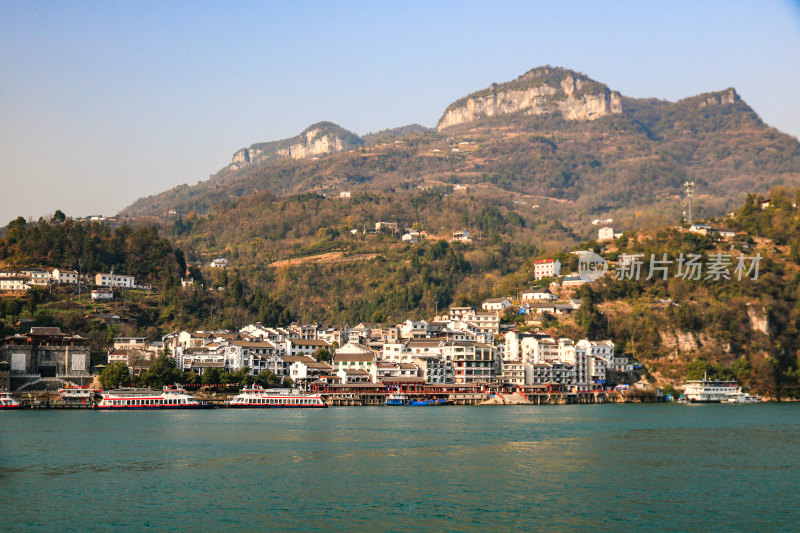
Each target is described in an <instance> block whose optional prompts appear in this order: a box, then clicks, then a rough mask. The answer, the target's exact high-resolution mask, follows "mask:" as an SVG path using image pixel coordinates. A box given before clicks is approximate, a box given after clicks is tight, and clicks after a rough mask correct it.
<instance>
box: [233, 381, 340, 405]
mask: <svg viewBox="0 0 800 533" xmlns="http://www.w3.org/2000/svg"><path fill="white" fill-rule="evenodd" d="M228 406H229V407H254V408H259V407H263V408H269V407H273V408H279V409H288V408H299V409H313V408H323V407H328V404H326V403H325V402H324V401H322V397H321V396H320V395H319V394H306V393H304V392H303V391H301V390H299V389H265V388H263V387H259V386H258V385H253V386H252V387H245V388H244V389H242V392H241V393H240V394H239V395H237V396H236V397H234V398H233V399H232V400H231V401H230V402H229V403H228Z"/></svg>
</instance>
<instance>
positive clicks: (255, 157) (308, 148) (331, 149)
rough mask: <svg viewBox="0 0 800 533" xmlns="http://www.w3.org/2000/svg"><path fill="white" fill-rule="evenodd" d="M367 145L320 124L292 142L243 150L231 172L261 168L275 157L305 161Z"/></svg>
mask: <svg viewBox="0 0 800 533" xmlns="http://www.w3.org/2000/svg"><path fill="white" fill-rule="evenodd" d="M363 144H364V141H363V140H362V139H361V138H360V137H358V136H357V135H355V134H354V133H352V132H350V131H347V130H346V129H344V128H342V127H340V126H337V125H336V124H333V123H331V122H320V123H318V124H314V125H313V126H309V127H308V128H306V130H305V131H303V133H301V134H300V135H298V136H296V137H292V138H291V139H284V140H282V141H273V142H267V143H256V144H253V145H251V146H250V147H249V148H242V149H241V150H238V151H237V152H236V153H235V154H233V160H232V161H231V164H230V165H229V166H228V169H230V170H238V169H240V168H242V167H245V166H247V165H252V164H258V163H262V162H265V161H267V160H270V159H272V158H275V157H291V158H292V159H303V158H306V157H312V156H321V155H327V154H333V153H336V152H342V151H344V150H349V149H352V148H355V147H357V146H361V145H363Z"/></svg>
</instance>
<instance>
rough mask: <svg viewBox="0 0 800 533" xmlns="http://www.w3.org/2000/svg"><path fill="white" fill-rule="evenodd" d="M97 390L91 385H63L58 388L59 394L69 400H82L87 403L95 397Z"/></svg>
mask: <svg viewBox="0 0 800 533" xmlns="http://www.w3.org/2000/svg"><path fill="white" fill-rule="evenodd" d="M96 392H97V391H96V390H94V389H93V388H91V387H76V386H73V387H63V388H61V389H58V394H59V396H61V398H62V399H64V400H66V401H68V402H81V403H86V402H87V401H91V400H92V399H94V395H95V393H96Z"/></svg>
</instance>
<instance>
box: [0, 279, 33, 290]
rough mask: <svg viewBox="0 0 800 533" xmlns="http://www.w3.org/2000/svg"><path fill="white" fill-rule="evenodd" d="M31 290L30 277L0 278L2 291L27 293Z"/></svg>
mask: <svg viewBox="0 0 800 533" xmlns="http://www.w3.org/2000/svg"><path fill="white" fill-rule="evenodd" d="M30 288H31V285H30V278H29V277H28V276H4V277H0V291H27V290H28V289H30Z"/></svg>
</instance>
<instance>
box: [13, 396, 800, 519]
mask: <svg viewBox="0 0 800 533" xmlns="http://www.w3.org/2000/svg"><path fill="white" fill-rule="evenodd" d="M799 444H800V404H760V405H671V404H660V405H638V404H635V405H633V404H629V405H575V406H515V407H435V408H413V407H342V408H330V409H320V410H231V409H215V410H207V411H149V412H148V411H144V412H140V411H135V412H93V411H55V410H49V411H48V410H24V411H16V412H3V413H0V511H2V513H0V530H3V531H96V530H106V531H142V530H158V531H160V530H173V531H174V530H203V531H228V530H244V531H272V530H278V531H282V530H304V531H307V530H318V531H327V530H334V529H335V530H342V531H364V530H375V531H417V530H427V531H511V530H515V529H520V530H524V531H575V530H583V531H608V530H612V529H614V530H628V531H637V530H653V531H798V530H800V496H799V495H798V494H799V493H800V453H798V445H799Z"/></svg>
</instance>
